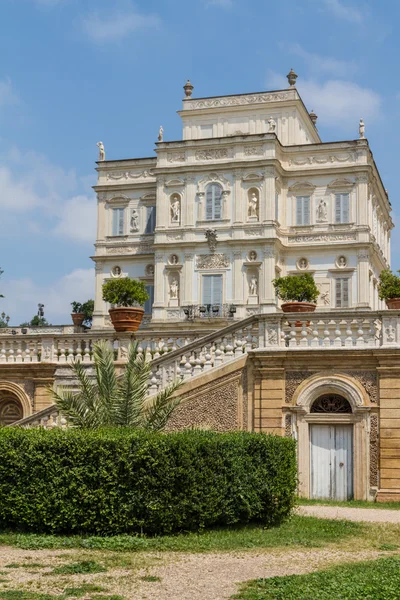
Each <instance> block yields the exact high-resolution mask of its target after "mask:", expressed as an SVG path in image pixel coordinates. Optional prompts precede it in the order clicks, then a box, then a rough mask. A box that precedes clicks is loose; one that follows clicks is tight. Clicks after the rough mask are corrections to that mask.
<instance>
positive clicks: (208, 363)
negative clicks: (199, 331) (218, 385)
mask: <svg viewBox="0 0 400 600" xmlns="http://www.w3.org/2000/svg"><path fill="white" fill-rule="evenodd" d="M204 358H205V363H204V367H203V370H204V371H209V370H210V369H212V360H211V358H212V356H211V346H210V345H209V346H206V347H205V348H204Z"/></svg>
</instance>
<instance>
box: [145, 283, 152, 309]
mask: <svg viewBox="0 0 400 600" xmlns="http://www.w3.org/2000/svg"><path fill="white" fill-rule="evenodd" d="M146 292H147V293H148V294H149V296H150V298H149V299H148V300H146V302H145V303H144V312H145V313H146V314H151V311H152V308H153V303H154V285H146Z"/></svg>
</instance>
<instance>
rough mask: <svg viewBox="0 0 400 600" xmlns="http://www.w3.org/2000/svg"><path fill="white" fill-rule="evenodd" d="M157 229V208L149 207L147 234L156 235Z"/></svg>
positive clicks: (147, 212) (147, 210) (147, 211)
mask: <svg viewBox="0 0 400 600" xmlns="http://www.w3.org/2000/svg"><path fill="white" fill-rule="evenodd" d="M155 228H156V207H155V206H148V207H147V209H146V228H145V230H144V232H145V233H154V230H155Z"/></svg>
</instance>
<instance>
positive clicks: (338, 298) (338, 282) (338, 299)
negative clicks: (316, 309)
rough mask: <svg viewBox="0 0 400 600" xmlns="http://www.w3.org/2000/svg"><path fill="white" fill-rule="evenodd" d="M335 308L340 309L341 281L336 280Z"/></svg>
mask: <svg viewBox="0 0 400 600" xmlns="http://www.w3.org/2000/svg"><path fill="white" fill-rule="evenodd" d="M335 285H336V307H337V308H341V307H342V280H341V279H336V283H335Z"/></svg>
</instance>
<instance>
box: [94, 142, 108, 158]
mask: <svg viewBox="0 0 400 600" xmlns="http://www.w3.org/2000/svg"><path fill="white" fill-rule="evenodd" d="M96 146H97V147H98V149H99V160H106V151H105V150H104V144H103V142H97V144H96Z"/></svg>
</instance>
